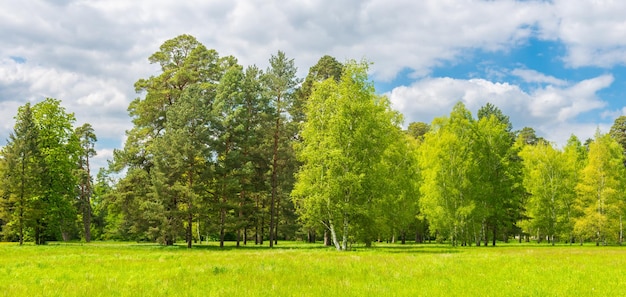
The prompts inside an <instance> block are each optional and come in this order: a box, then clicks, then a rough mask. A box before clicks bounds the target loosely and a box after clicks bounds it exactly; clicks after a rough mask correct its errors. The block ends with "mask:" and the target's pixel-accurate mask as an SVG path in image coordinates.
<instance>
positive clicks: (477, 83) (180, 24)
mask: <svg viewBox="0 0 626 297" xmlns="http://www.w3.org/2000/svg"><path fill="white" fill-rule="evenodd" d="M0 4H1V5H2V7H3V9H2V10H0V40H2V46H1V47H0V119H1V122H0V145H2V144H3V143H4V139H6V138H7V137H8V134H9V133H10V131H11V130H12V128H13V124H14V122H13V119H12V118H13V116H14V115H15V113H16V111H17V108H18V107H19V106H21V105H23V104H24V103H26V102H33V103H36V102H38V101H40V100H42V99H43V98H45V97H53V98H57V99H60V100H62V101H63V104H64V106H65V107H66V108H67V110H68V111H71V112H74V113H75V114H76V118H77V123H76V124H77V125H80V124H82V123H84V122H89V123H91V124H92V125H93V126H94V128H95V130H96V133H97V135H98V138H99V142H98V144H97V147H96V149H97V151H98V157H97V158H96V160H95V162H94V164H95V166H96V167H99V166H104V165H105V164H106V160H107V159H109V158H111V156H112V152H113V150H114V149H116V148H121V147H122V145H123V142H124V140H125V136H124V131H125V130H127V129H129V128H130V127H131V123H130V118H129V116H128V113H127V107H128V104H129V103H130V101H131V100H133V99H134V98H136V97H137V96H138V95H137V94H135V92H134V89H133V84H134V82H135V81H137V80H138V79H140V78H146V77H148V76H150V75H155V74H158V67H156V66H155V65H150V64H149V62H148V57H149V56H150V55H151V54H152V53H153V52H155V51H156V50H157V49H158V47H159V45H161V44H162V43H163V42H164V41H165V40H167V39H170V38H173V37H176V36H177V35H180V34H191V35H193V36H195V37H196V38H197V39H198V40H199V41H200V42H202V43H203V44H204V45H205V46H207V47H208V48H213V49H216V50H217V51H218V52H219V53H220V55H234V56H235V57H237V58H238V59H239V62H240V63H241V64H242V65H251V64H256V65H258V66H259V67H261V68H265V67H267V60H268V59H269V57H270V55H272V54H275V53H276V51H278V50H282V51H284V52H285V53H286V54H287V55H288V56H289V57H291V58H294V60H295V63H296V65H297V66H298V68H299V76H301V77H304V76H305V75H306V73H307V71H308V69H309V67H311V66H312V65H314V64H315V62H317V60H318V59H319V58H320V57H322V56H323V55H326V54H329V55H332V56H334V57H336V58H337V59H338V60H340V61H342V60H346V59H357V60H359V59H362V58H365V59H367V60H369V61H371V62H373V63H374V65H373V66H372V68H371V73H370V75H371V79H372V80H374V81H375V85H376V87H377V90H378V91H379V92H380V93H382V94H385V95H387V96H389V98H390V100H391V102H392V104H393V106H394V108H396V109H397V110H398V111H400V112H401V113H402V114H403V115H404V117H405V122H406V124H408V123H409V122H412V121H423V122H431V121H432V120H433V119H434V118H435V117H440V116H445V115H447V114H449V112H450V110H451V108H452V106H453V105H454V104H455V103H456V102H458V101H462V102H463V103H465V105H466V106H467V107H468V108H469V109H470V110H472V111H473V112H476V110H477V109H478V108H480V106H482V105H484V104H486V103H487V102H490V103H493V104H495V105H496V106H498V107H499V108H500V109H502V110H503V112H504V113H505V114H507V115H509V116H510V118H511V120H512V122H513V125H514V128H515V129H520V128H522V127H525V126H529V127H532V128H534V129H535V130H536V131H537V133H538V134H539V135H540V136H543V137H545V138H547V139H549V140H551V141H553V142H555V143H556V144H557V145H561V144H563V143H564V142H565V141H566V139H567V138H569V136H570V135H571V134H575V135H577V136H578V137H579V138H581V139H586V138H589V137H592V136H593V135H594V133H595V131H596V129H598V128H599V129H600V130H601V131H604V132H606V131H608V129H609V127H610V126H611V124H612V123H613V121H614V119H615V118H616V117H618V116H620V115H624V114H625V112H626V108H625V106H626V104H625V101H624V99H623V98H624V93H625V91H626V68H625V67H624V65H626V15H624V14H623V12H624V11H626V1H609V0H595V1H591V0H587V1H585V0H552V1H529V0H526V1H513V0H500V1H487V0H485V1H480V0H422V1H413V0H369V1H360V0H358V1H357V0H351V1H335V0H319V1H295V0H293V1H290V0H287V1H251V0H232V1H224V0H203V1H200V0H198V1H174V0H135V1H127V0H92V1H78V0H76V1H75V0H55V1H43V0H42V1H38V0H24V1H10V0H0Z"/></svg>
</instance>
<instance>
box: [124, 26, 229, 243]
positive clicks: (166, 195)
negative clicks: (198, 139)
mask: <svg viewBox="0 0 626 297" xmlns="http://www.w3.org/2000/svg"><path fill="white" fill-rule="evenodd" d="M149 60H150V62H151V63H158V64H159V65H160V66H161V73H160V74H159V75H158V76H151V77H150V78H148V79H139V80H138V81H137V82H136V83H135V88H136V91H137V92H140V93H145V96H144V98H137V99H135V100H134V101H133V102H131V104H130V106H129V108H128V110H129V113H130V116H131V118H132V122H133V125H134V127H133V128H132V129H131V130H129V131H127V136H128V137H127V141H126V143H125V146H124V150H122V151H116V152H115V153H114V159H115V162H114V163H113V169H115V171H121V170H122V169H124V168H127V170H128V172H127V175H126V176H125V177H124V178H123V179H122V180H120V182H119V183H118V184H119V185H124V187H117V188H116V191H118V192H119V193H118V194H120V195H121V196H118V198H120V199H121V201H124V200H126V198H129V197H131V196H132V197H135V195H134V193H133V190H132V189H131V188H126V187H127V186H131V184H128V183H127V182H126V181H125V179H129V181H131V180H133V179H139V180H141V181H142V182H143V183H144V184H142V185H141V186H142V187H143V188H142V189H141V190H139V191H137V192H139V193H142V194H141V195H139V196H137V199H139V201H136V202H134V203H132V204H130V205H123V207H122V208H116V209H117V210H119V211H122V214H123V215H124V216H126V215H138V216H142V217H137V218H124V219H122V220H121V222H123V221H126V222H128V223H130V222H133V224H138V225H137V226H135V227H134V228H130V229H126V230H127V231H128V232H138V233H137V234H136V235H138V236H140V237H141V236H144V235H145V236H147V237H148V238H151V239H154V238H159V239H160V240H161V241H162V242H163V243H165V244H166V245H171V244H174V241H175V240H176V237H177V236H178V235H179V233H182V232H180V231H181V229H182V228H183V226H184V224H185V223H183V222H186V224H187V226H186V231H185V232H184V233H185V234H186V237H187V238H186V240H187V241H188V245H189V243H190V232H189V230H190V228H191V226H190V223H189V220H190V219H189V218H190V217H193V214H192V213H193V211H194V210H193V209H192V208H191V207H190V206H193V202H191V201H192V200H190V199H194V197H196V196H194V195H192V193H191V192H189V191H190V189H191V188H195V186H193V185H191V184H190V183H191V182H192V181H190V180H187V181H186V183H183V182H181V181H180V180H181V179H182V176H181V174H183V173H182V171H180V170H173V171H172V172H169V171H168V169H171V168H169V167H168V166H170V165H171V166H179V165H180V166H182V164H186V165H189V166H191V165H193V166H192V167H194V168H195V167H202V166H209V165H210V164H208V161H207V160H204V161H202V162H196V161H195V160H191V159H186V158H187V157H188V156H189V154H195V153H197V149H198V147H199V146H200V145H201V144H199V143H195V144H194V145H195V148H190V147H187V146H179V147H177V149H181V150H188V151H186V152H185V153H184V154H183V152H181V155H175V154H172V152H171V151H169V152H168V151H167V144H170V143H178V144H180V143H182V142H183V141H184V139H177V138H180V137H184V135H188V134H189V133H192V132H191V131H190V129H192V128H190V127H187V126H185V125H186V124H189V123H193V125H196V126H199V124H197V123H195V122H194V121H196V120H197V119H195V118H192V117H188V114H186V112H187V111H182V110H181V108H182V107H181V108H178V110H176V109H177V107H176V106H177V105H178V102H179V101H181V100H187V101H190V100H192V99H190V98H183V97H185V96H188V97H193V98H194V99H193V100H200V99H201V100H202V104H204V105H203V107H202V108H203V111H202V112H204V113H210V109H211V107H212V103H213V101H214V99H215V95H216V90H217V85H218V83H219V81H220V79H221V76H222V74H223V73H224V71H225V69H228V68H229V67H231V66H232V65H235V64H236V60H235V59H234V58H233V57H230V56H228V57H222V58H220V57H219V56H218V54H217V52H216V51H215V50H209V49H207V48H206V47H205V46H204V45H202V44H201V43H200V42H198V41H197V40H196V39H195V38H194V37H193V36H190V35H180V36H178V37H176V38H173V39H170V40H167V41H165V42H164V43H163V44H162V45H161V47H160V48H159V51H157V52H156V53H154V54H153V55H152V56H150V58H149ZM192 88H196V90H195V91H193V92H191V93H189V92H188V90H190V89H192ZM199 98H200V99H199ZM186 104H191V103H189V102H187V103H186ZM194 104H195V103H194ZM186 106H187V105H186ZM172 109H174V110H176V111H170V110H172ZM192 111H194V112H200V113H202V112H201V111H200V109H198V108H195V109H193V110H192ZM170 116H178V117H179V121H180V123H172V124H170V123H169V120H170V118H169V117H170ZM193 116H196V115H193ZM203 116H204V115H203ZM201 118H202V117H198V119H201ZM203 124H205V125H209V124H210V123H208V122H205V123H203ZM168 129H172V130H173V131H172V133H169V132H170V131H168ZM168 133H169V134H168ZM179 134H180V135H179ZM166 135H168V136H167V139H161V138H164V137H166ZM157 156H158V157H159V158H161V160H154V158H155V157H157ZM164 160H167V162H166V161H164ZM157 162H160V165H159V166H160V168H159V170H157V171H156V172H153V169H154V167H155V166H156V164H155V163H157ZM194 162H195V163H194ZM203 163H204V165H200V164H203ZM134 169H139V170H143V171H145V173H140V172H136V171H135V170H134ZM196 169H197V168H196ZM196 169H193V171H194V172H197V171H196ZM190 170H191V169H190ZM175 173H176V174H178V175H176V174H175ZM187 173H189V172H187ZM185 178H187V179H189V178H192V177H191V176H189V175H185ZM153 182H156V183H157V184H152V183H153ZM203 190H204V191H207V189H203ZM125 191H129V192H125ZM144 193H145V194H144ZM114 196H115V195H114ZM124 197H126V198H124ZM122 198H124V199H122ZM196 198H197V197H196ZM190 203H191V205H190ZM120 206H121V205H120ZM129 206H131V207H140V208H141V211H138V210H132V209H129V208H128V207H129ZM127 231H124V232H127ZM142 233H143V234H144V235H139V234H142Z"/></svg>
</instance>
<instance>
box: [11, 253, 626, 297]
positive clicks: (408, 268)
mask: <svg viewBox="0 0 626 297" xmlns="http://www.w3.org/2000/svg"><path fill="white" fill-rule="evenodd" d="M0 295H3V296H367V295H370V296H626V247H624V248H622V247H595V246H583V247H580V246H557V247H552V246H543V245H536V244H531V245H517V244H510V245H503V246H500V247H495V248H494V247H464V248H451V247H449V246H445V245H404V246H403V245H378V246H376V247H374V248H369V249H366V248H358V247H357V248H356V249H355V250H354V251H350V252H336V251H334V250H332V249H330V248H325V247H322V246H321V245H310V244H302V243H293V242H292V243H282V242H279V244H278V247H277V248H274V249H273V250H270V249H269V248H267V247H254V246H248V247H243V248H240V249H236V248H232V247H227V248H226V249H224V250H220V249H219V248H217V247H215V246H206V245H205V246H198V247H197V248H193V249H191V250H187V249H186V248H184V247H177V246H174V247H164V246H158V245H152V244H133V243H91V244H80V243H73V244H53V243H52V244H49V245H46V246H33V245H26V246H22V247H20V246H18V245H16V244H14V243H2V244H0Z"/></svg>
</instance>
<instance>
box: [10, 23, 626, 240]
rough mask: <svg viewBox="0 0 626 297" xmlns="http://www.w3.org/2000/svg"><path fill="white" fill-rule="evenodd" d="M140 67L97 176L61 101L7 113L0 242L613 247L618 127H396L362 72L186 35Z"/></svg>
mask: <svg viewBox="0 0 626 297" xmlns="http://www.w3.org/2000/svg"><path fill="white" fill-rule="evenodd" d="M148 59H149V61H150V63H153V64H158V65H160V68H161V71H160V72H159V73H155V74H154V75H153V76H150V77H148V78H140V79H138V80H137V82H135V84H134V86H135V89H136V91H137V93H138V94H139V95H138V96H139V97H138V98H136V99H134V100H133V101H132V102H131V103H130V105H129V107H128V112H129V116H130V117H131V119H132V123H133V127H132V128H131V129H130V130H128V131H126V136H127V138H126V143H125V145H124V147H123V148H122V149H119V150H115V152H114V157H113V160H110V162H109V166H108V168H106V169H102V170H100V171H99V172H97V173H95V172H92V171H91V168H90V160H91V159H92V158H93V157H94V156H95V154H96V151H95V149H94V145H95V143H96V141H97V137H96V132H95V131H94V129H93V128H92V126H91V125H90V124H89V123H86V124H83V125H79V126H78V125H77V124H76V119H75V117H74V114H72V113H69V112H67V111H66V109H65V108H64V107H63V106H62V101H61V100H57V99H52V98H48V99H46V100H43V101H41V102H39V103H36V104H32V105H31V104H30V103H27V104H25V105H23V106H21V107H20V108H19V109H18V110H17V113H16V116H15V120H16V122H15V127H14V129H13V132H12V133H11V134H10V136H9V139H7V144H6V146H4V147H3V148H2V150H1V152H0V174H1V175H2V178H1V179H0V233H1V234H2V238H3V240H5V241H15V242H19V243H20V244H22V243H24V242H25V241H27V242H35V243H37V244H45V243H46V242H47V241H61V240H63V241H68V240H82V241H85V242H90V241H92V240H120V241H141V242H158V243H161V244H163V245H173V244H175V243H177V242H179V243H180V242H185V243H186V244H187V246H188V247H189V248H191V247H192V245H193V244H194V243H198V242H201V241H219V242H220V245H221V246H223V245H224V242H225V241H236V244H237V246H239V245H242V244H243V245H250V244H257V245H261V244H267V245H268V246H269V247H272V246H273V245H275V244H277V243H278V240H303V241H308V242H320V244H326V245H333V246H335V248H336V249H337V250H348V249H350V246H351V245H352V244H353V243H360V244H365V245H366V246H369V245H371V244H372V243H373V242H376V241H390V242H399V243H405V242H406V241H415V242H418V243H420V242H424V241H438V242H448V243H450V244H451V245H455V246H457V245H461V246H466V245H470V246H471V245H488V244H492V245H496V242H497V241H504V242H506V241H509V240H518V241H530V240H534V241H537V242H549V243H551V244H555V243H557V242H563V243H577V244H578V243H580V244H582V243H584V242H595V243H596V244H597V245H606V244H621V243H622V242H623V238H624V234H623V233H624V230H623V229H624V228H623V222H622V220H623V217H624V216H626V171H625V170H626V159H625V153H624V152H625V148H626V117H624V116H622V117H619V118H617V119H616V120H615V123H614V124H613V126H612V128H611V130H610V132H609V133H607V134H602V133H600V132H599V131H598V132H597V133H596V135H595V137H594V138H593V139H587V140H585V141H584V142H582V141H581V140H579V139H578V138H577V137H576V136H574V135H572V136H571V138H570V139H569V141H568V142H567V144H566V145H565V146H564V147H562V148H561V147H557V146H556V145H555V144H554V143H552V142H550V141H549V140H546V139H542V138H540V137H537V135H536V134H535V131H534V130H533V128H531V127H525V128H523V129H521V130H518V131H514V130H513V129H512V124H511V122H510V121H509V117H508V116H507V115H505V114H503V112H502V111H501V110H500V109H499V108H498V107H496V106H495V105H493V104H490V103H488V104H486V105H485V106H483V107H481V108H480V109H479V110H478V113H477V114H476V116H474V115H472V113H471V112H470V111H469V110H468V109H467V108H466V107H465V106H464V105H463V104H462V103H457V104H456V105H455V106H454V108H453V109H452V110H451V112H450V114H449V115H447V116H442V117H440V118H436V119H435V120H434V121H433V122H432V123H430V124H427V123H423V122H413V123H410V124H409V125H408V129H406V130H403V128H402V115H401V114H399V113H398V112H396V111H394V110H392V108H391V104H390V102H389V100H388V98H386V97H385V96H381V95H379V94H377V93H376V90H375V89H374V85H373V83H372V81H370V79H369V78H368V75H367V73H368V66H369V63H368V62H367V61H354V60H349V61H345V62H344V63H341V62H339V61H337V60H336V59H335V58H333V57H331V56H324V57H322V58H321V59H320V60H319V61H318V62H317V64H315V65H314V66H313V67H311V68H310V69H309V72H308V75H307V76H306V77H305V78H304V79H302V78H299V77H297V69H296V67H295V64H294V60H293V59H289V58H288V57H287V56H286V55H285V53H283V52H281V51H278V52H277V53H276V54H275V55H272V56H271V57H270V58H269V67H267V69H260V68H259V67H257V66H254V65H251V66H243V65H240V64H238V61H237V59H236V58H235V57H233V56H220V55H219V54H218V53H217V52H216V51H215V50H212V49H207V48H206V47H205V46H204V45H203V44H201V43H200V42H198V41H197V40H196V39H195V38H194V37H193V36H190V35H181V36H178V37H175V38H173V39H170V40H167V41H166V42H164V43H163V44H162V45H161V47H160V48H159V49H158V51H156V52H155V53H154V54H153V55H151V56H150V57H149V58H148Z"/></svg>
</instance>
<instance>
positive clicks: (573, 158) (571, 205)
mask: <svg viewBox="0 0 626 297" xmlns="http://www.w3.org/2000/svg"><path fill="white" fill-rule="evenodd" d="M563 154H564V156H563V157H564V158H565V166H566V169H565V173H566V174H567V176H566V179H565V184H564V193H563V194H562V195H563V206H564V212H562V213H561V218H560V219H559V220H560V221H562V222H565V224H564V226H563V232H562V233H563V236H564V237H566V238H567V240H568V241H569V242H570V244H571V243H573V242H574V235H575V234H574V224H575V219H576V218H578V217H580V215H581V213H580V212H579V211H577V209H576V201H577V199H576V185H577V184H578V182H579V181H580V179H581V171H582V169H583V168H584V167H585V165H586V162H587V149H586V148H585V147H584V146H583V145H582V143H581V142H580V140H579V139H578V137H576V136H575V135H572V136H570V138H569V139H568V140H567V144H566V145H565V147H564V148H563Z"/></svg>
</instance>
